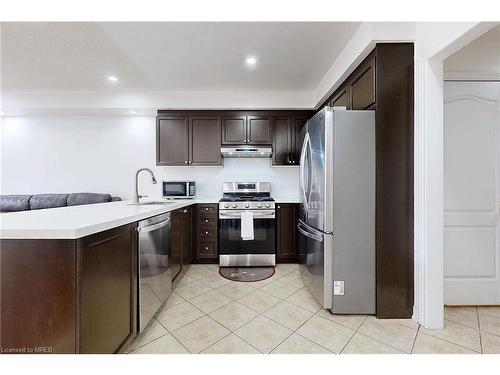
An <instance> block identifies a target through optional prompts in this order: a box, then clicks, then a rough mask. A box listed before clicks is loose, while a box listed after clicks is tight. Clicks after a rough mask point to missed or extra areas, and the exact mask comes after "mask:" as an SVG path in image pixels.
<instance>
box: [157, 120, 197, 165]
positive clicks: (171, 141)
mask: <svg viewBox="0 0 500 375" xmlns="http://www.w3.org/2000/svg"><path fill="white" fill-rule="evenodd" d="M156 161H157V162H156V164H157V165H188V163H189V129H188V116H187V115H172V116H166V117H159V118H158V119H157V123H156Z"/></svg>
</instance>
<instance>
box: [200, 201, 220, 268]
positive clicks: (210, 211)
mask: <svg viewBox="0 0 500 375" xmlns="http://www.w3.org/2000/svg"><path fill="white" fill-rule="evenodd" d="M218 207H219V206H218V204H217V203H210V204H198V205H197V210H196V212H197V213H196V257H195V262H196V263H217V262H218V259H219V251H218V228H219V211H218Z"/></svg>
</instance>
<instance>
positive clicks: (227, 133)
mask: <svg viewBox="0 0 500 375" xmlns="http://www.w3.org/2000/svg"><path fill="white" fill-rule="evenodd" d="M246 140H247V116H246V115H245V114H225V115H223V116H222V144H224V145H234V144H238V145H241V144H244V143H246Z"/></svg>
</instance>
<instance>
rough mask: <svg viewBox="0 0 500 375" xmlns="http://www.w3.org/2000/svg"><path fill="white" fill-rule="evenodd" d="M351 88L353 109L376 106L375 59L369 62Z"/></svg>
mask: <svg viewBox="0 0 500 375" xmlns="http://www.w3.org/2000/svg"><path fill="white" fill-rule="evenodd" d="M350 86H351V101H352V105H351V108H352V109H368V108H369V107H371V106H372V105H373V104H375V58H373V59H371V60H369V61H368V63H367V64H366V66H365V67H364V69H362V70H361V73H360V74H359V76H357V77H355V78H354V80H353V82H352V83H351V85H350Z"/></svg>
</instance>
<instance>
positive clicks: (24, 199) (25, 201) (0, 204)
mask: <svg viewBox="0 0 500 375" xmlns="http://www.w3.org/2000/svg"><path fill="white" fill-rule="evenodd" d="M30 198H31V195H2V196H0V212H14V211H26V210H29V209H30Z"/></svg>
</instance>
